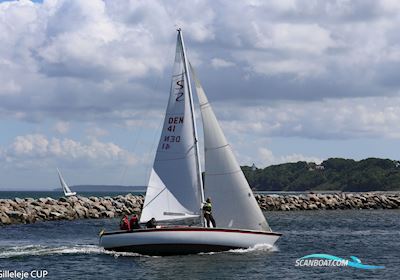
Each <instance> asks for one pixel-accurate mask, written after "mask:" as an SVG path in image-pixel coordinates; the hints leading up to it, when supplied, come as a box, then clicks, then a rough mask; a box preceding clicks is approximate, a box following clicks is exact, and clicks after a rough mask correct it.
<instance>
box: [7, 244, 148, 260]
mask: <svg viewBox="0 0 400 280" xmlns="http://www.w3.org/2000/svg"><path fill="white" fill-rule="evenodd" d="M68 254H88V255H91V254H104V255H112V256H114V257H115V258H117V257H120V256H123V257H137V256H141V255H140V254H137V253H129V252H115V251H107V250H105V249H104V248H102V247H99V246H97V245H73V246H59V247H49V246H43V245H25V246H13V247H3V248H0V259H9V258H19V257H27V256H49V255H68Z"/></svg>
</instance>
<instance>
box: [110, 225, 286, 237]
mask: <svg viewBox="0 0 400 280" xmlns="http://www.w3.org/2000/svg"><path fill="white" fill-rule="evenodd" d="M154 231H211V232H237V233H246V234H263V235H275V236H281V235H282V234H281V233H277V232H265V231H252V230H242V229H223V228H197V227H166V228H151V229H137V230H133V231H126V230H121V231H112V232H104V233H103V234H102V235H113V234H123V233H127V232H130V233H135V232H154Z"/></svg>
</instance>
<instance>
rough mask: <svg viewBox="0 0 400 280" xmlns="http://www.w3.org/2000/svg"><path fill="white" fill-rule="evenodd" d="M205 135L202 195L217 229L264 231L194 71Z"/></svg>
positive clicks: (254, 200)
mask: <svg viewBox="0 0 400 280" xmlns="http://www.w3.org/2000/svg"><path fill="white" fill-rule="evenodd" d="M191 70H192V77H193V78H194V80H195V83H196V92H197V95H198V98H199V102H200V109H201V116H202V120H203V131H204V150H205V176H204V191H205V195H206V196H207V197H211V199H212V205H213V216H214V218H215V220H216V222H217V226H218V227H228V228H239V229H252V230H267V231H270V228H269V226H268V224H267V221H266V220H265V217H264V215H263V213H262V212H261V209H260V207H259V206H258V204H257V201H256V199H255V197H254V195H253V193H252V191H251V189H250V186H249V184H248V182H247V180H246V178H245V176H244V174H243V172H242V171H241V169H240V166H239V164H238V162H237V161H236V158H235V156H234V154H233V152H232V149H231V146H230V145H229V144H228V142H227V140H226V138H225V136H224V134H223V132H222V129H221V127H220V126H219V124H218V121H217V119H216V117H215V114H214V112H213V110H212V108H211V106H210V103H209V102H208V100H207V97H206V95H205V92H204V90H203V88H202V86H201V84H200V82H199V80H198V79H197V77H196V75H195V73H194V71H193V68H191Z"/></svg>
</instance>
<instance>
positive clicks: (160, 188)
mask: <svg viewBox="0 0 400 280" xmlns="http://www.w3.org/2000/svg"><path fill="white" fill-rule="evenodd" d="M177 31H178V34H177V46H176V53H175V61H174V68H173V75H172V82H171V88H170V96H169V101H168V106H167V110H166V114H165V119H164V125H163V129H162V133H161V137H160V141H159V144H158V148H157V151H156V156H155V160H154V164H153V168H152V170H151V173H150V178H149V183H148V188H147V191H146V196H145V201H144V204H143V209H142V213H141V217H140V222H141V223H146V222H147V221H149V220H150V219H151V218H155V219H156V220H157V222H158V223H159V224H163V225H162V226H158V227H156V228H142V229H135V230H132V231H125V230H119V231H110V232H107V231H102V232H101V234H100V246H102V247H104V248H105V249H107V250H113V251H128V252H136V253H140V254H145V255H175V254H195V253H200V252H217V251H226V250H231V249H237V248H249V247H253V246H255V245H258V244H263V245H267V246H271V247H272V246H273V245H274V243H275V242H276V241H277V240H278V239H279V237H280V236H281V234H280V233H276V232H272V230H271V228H270V227H269V225H268V223H267V221H266V219H265V217H264V215H263V213H262V211H261V209H260V207H259V206H258V204H257V201H256V199H255V197H254V195H253V193H252V191H251V189H250V187H249V184H248V182H247V180H246V178H245V176H244V174H243V172H242V171H241V169H240V166H239V164H238V162H237V160H236V158H235V156H234V154H233V151H232V148H231V146H230V145H229V144H228V142H227V140H226V138H225V136H224V134H223V132H222V129H221V127H220V126H219V123H218V121H217V118H216V116H215V114H214V112H213V110H212V108H211V105H210V103H209V102H208V99H207V96H206V94H205V92H204V90H203V88H202V86H201V84H200V81H199V79H198V78H197V76H196V74H195V73H194V70H193V69H191V70H189V68H192V67H191V66H189V63H188V59H187V56H186V51H185V45H184V41H183V35H182V31H181V30H180V29H178V30H177ZM190 72H191V74H192V78H193V79H194V81H195V87H196V92H197V95H198V99H199V103H200V110H201V115H202V123H203V131H204V151H205V170H204V184H203V177H202V173H201V165H200V157H199V145H198V137H197V128H196V122H195V111H194V104H193V95H192V90H191V79H190ZM203 185H204V186H203ZM205 196H207V197H210V198H211V199H212V202H213V216H214V218H215V220H216V224H217V226H216V227H215V228H208V227H205V221H204V217H203V214H202V210H201V209H202V205H203V203H204V197H205ZM187 221H191V222H190V223H192V224H191V225H188V224H190V223H189V222H187Z"/></svg>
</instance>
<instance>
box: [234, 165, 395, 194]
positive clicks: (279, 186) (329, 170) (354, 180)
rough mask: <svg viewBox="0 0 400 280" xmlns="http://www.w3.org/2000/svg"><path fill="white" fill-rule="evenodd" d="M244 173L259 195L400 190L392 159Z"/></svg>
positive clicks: (246, 170)
mask: <svg viewBox="0 0 400 280" xmlns="http://www.w3.org/2000/svg"><path fill="white" fill-rule="evenodd" d="M242 170H243V172H244V174H245V176H246V178H247V180H248V182H249V184H250V186H251V187H252V189H253V190H257V191H308V190H341V191H354V192H361V191H392V190H400V161H396V160H390V159H379V158H367V159H364V160H360V161H355V160H352V159H343V158H330V159H327V160H325V161H323V162H322V163H321V164H319V165H317V164H315V163H313V162H304V161H299V162H296V163H284V164H279V165H271V166H268V167H266V168H264V169H261V168H255V169H254V168H252V167H250V166H242Z"/></svg>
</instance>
